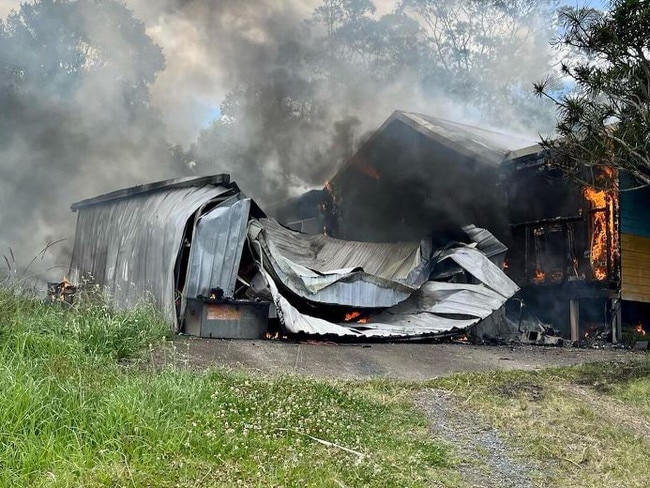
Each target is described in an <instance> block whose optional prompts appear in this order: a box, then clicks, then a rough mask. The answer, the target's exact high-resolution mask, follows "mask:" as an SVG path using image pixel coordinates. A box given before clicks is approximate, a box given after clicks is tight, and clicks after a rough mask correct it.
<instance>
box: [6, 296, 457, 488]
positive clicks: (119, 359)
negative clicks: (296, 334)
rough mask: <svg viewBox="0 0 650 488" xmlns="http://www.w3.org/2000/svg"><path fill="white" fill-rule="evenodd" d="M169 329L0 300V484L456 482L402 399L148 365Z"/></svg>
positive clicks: (96, 303) (138, 318)
mask: <svg viewBox="0 0 650 488" xmlns="http://www.w3.org/2000/svg"><path fill="white" fill-rule="evenodd" d="M166 330H167V326H166V325H165V324H164V323H163V322H162V321H161V320H160V319H159V318H158V317H157V316H156V314H155V313H153V312H152V310H151V309H150V308H148V307H144V308H141V309H138V310H135V311H132V312H116V311H114V310H111V309H110V307H108V306H107V305H106V304H105V303H104V302H103V301H102V300H101V299H99V300H97V299H89V298H87V299H85V300H82V301H81V303H80V304H78V305H75V306H74V307H69V306H67V305H50V304H44V303H41V302H39V301H37V300H34V299H29V298H24V297H22V296H20V295H18V294H16V293H14V292H12V291H10V290H2V291H0V486H7V487H9V486H11V487H14V486H37V487H38V486H62V487H63V486H162V487H165V486H169V487H176V486H188V487H190V486H192V487H193V486H233V485H238V484H239V485H244V486H396V487H397V486H399V487H402V486H425V485H430V484H431V481H432V480H436V479H443V478H445V477H451V478H453V474H450V471H449V461H448V454H447V452H446V450H445V449H443V448H441V447H440V445H439V444H437V443H436V442H434V441H433V440H432V439H431V437H430V435H429V426H428V423H427V420H426V417H425V416H424V415H423V414H422V413H421V412H419V411H418V410H417V409H415V408H414V407H413V405H412V403H411V401H410V396H409V391H408V390H406V389H405V390H402V392H401V393H399V392H397V391H395V386H394V385H392V384H389V383H384V382H370V383H353V382H326V381H313V380H308V379H300V378H296V377H280V378H274V379H268V378H264V377H254V376H247V375H242V374H237V373H233V372H228V371H223V370H212V371H207V372H196V371H188V370H183V369H178V368H175V367H172V366H167V367H162V368H156V369H153V368H150V367H149V365H148V363H147V355H148V354H149V352H150V350H151V348H152V347H156V346H157V344H158V343H159V342H161V341H162V340H164V337H165V334H166ZM138 358H140V360H141V361H140V362H139V361H138ZM319 440H323V441H327V442H329V443H333V444H335V445H334V446H332V445H323V444H322V443H321V442H319ZM343 448H345V449H343ZM351 451H356V452H358V453H360V454H361V455H358V454H356V453H355V452H351Z"/></svg>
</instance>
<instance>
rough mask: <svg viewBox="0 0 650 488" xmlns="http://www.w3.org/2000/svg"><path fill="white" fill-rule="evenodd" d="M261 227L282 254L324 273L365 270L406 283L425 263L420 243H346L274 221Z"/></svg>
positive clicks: (263, 222) (269, 220)
mask: <svg viewBox="0 0 650 488" xmlns="http://www.w3.org/2000/svg"><path fill="white" fill-rule="evenodd" d="M260 224H261V225H262V226H263V228H264V231H265V233H266V235H267V236H268V240H269V241H271V242H272V243H273V245H274V247H275V249H276V250H277V251H278V253H280V254H281V255H283V256H284V257H286V258H287V259H289V260H291V261H292V262H294V263H297V264H299V265H301V266H305V267H307V268H310V269H312V270H315V271H318V272H320V273H325V272H328V271H331V270H341V269H355V268H363V270H364V271H365V272H366V273H368V274H371V275H375V276H378V277H380V278H384V279H387V280H392V281H405V280H406V279H407V277H408V275H409V273H410V271H411V270H412V269H413V268H415V267H416V266H417V265H418V264H419V263H420V262H421V260H422V255H421V253H420V247H421V244H420V243H419V242H406V243H395V244H393V243H384V242H357V241H343V240H341V239H335V238H333V237H329V236H325V235H322V234H318V235H307V234H301V233H299V232H296V231H292V230H289V229H286V228H285V227H282V226H281V225H280V224H278V223H277V222H276V221H274V220H272V219H261V220H260Z"/></svg>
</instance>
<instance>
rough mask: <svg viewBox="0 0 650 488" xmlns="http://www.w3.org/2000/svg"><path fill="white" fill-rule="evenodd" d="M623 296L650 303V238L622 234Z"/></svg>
mask: <svg viewBox="0 0 650 488" xmlns="http://www.w3.org/2000/svg"><path fill="white" fill-rule="evenodd" d="M621 296H622V297H623V299H624V300H632V301H636V302H646V303H650V238H648V237H641V236H634V235H630V234H621Z"/></svg>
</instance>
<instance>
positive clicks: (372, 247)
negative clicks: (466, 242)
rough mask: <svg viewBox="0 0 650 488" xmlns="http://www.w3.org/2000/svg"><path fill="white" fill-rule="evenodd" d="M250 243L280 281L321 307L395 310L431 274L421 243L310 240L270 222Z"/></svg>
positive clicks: (255, 225) (256, 227) (254, 227)
mask: <svg viewBox="0 0 650 488" xmlns="http://www.w3.org/2000/svg"><path fill="white" fill-rule="evenodd" d="M249 238H250V239H251V240H253V241H254V242H255V244H256V245H255V246H254V248H255V249H256V250H257V251H258V252H259V253H260V254H261V256H262V259H261V261H262V263H263V266H264V267H265V269H266V270H267V271H268V272H269V273H271V274H272V275H273V277H274V278H275V279H277V280H278V281H280V282H281V283H282V284H283V285H284V286H286V287H287V288H289V289H290V290H291V291H292V292H293V293H294V294H296V295H298V296H299V297H301V298H304V299H306V300H310V301H312V302H316V303H323V304H334V305H345V306H350V307H361V308H379V307H391V306H393V305H395V304H397V303H399V302H401V301H403V300H405V299H406V298H408V297H409V296H410V295H411V294H412V293H413V292H414V291H415V290H416V289H417V288H418V286H420V284H421V283H422V282H423V281H424V280H425V279H426V276H427V274H428V272H429V270H428V268H427V264H428V261H429V260H428V259H426V257H424V256H423V255H422V252H421V244H420V243H407V244H385V243H382V244H377V243H365V242H354V241H342V240H339V239H334V238H331V237H327V236H308V235H305V234H300V233H297V232H294V231H291V230H289V229H285V228H283V227H281V226H279V225H278V224H277V223H275V222H274V221H272V220H267V219H261V220H259V221H255V222H252V223H251V225H250V228H249ZM369 270H372V273H371V272H370V271H369Z"/></svg>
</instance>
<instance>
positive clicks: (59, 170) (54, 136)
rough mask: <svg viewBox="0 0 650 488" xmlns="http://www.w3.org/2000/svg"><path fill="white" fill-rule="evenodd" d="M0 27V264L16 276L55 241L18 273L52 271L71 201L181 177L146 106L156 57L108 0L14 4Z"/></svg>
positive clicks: (66, 247)
mask: <svg viewBox="0 0 650 488" xmlns="http://www.w3.org/2000/svg"><path fill="white" fill-rule="evenodd" d="M0 27H1V28H2V29H0V174H1V175H2V178H1V179H0V229H2V230H1V231H0V250H1V251H0V254H4V255H6V256H8V257H9V256H10V255H11V258H10V259H9V264H8V265H7V263H6V262H4V260H2V261H0V262H2V271H7V270H8V269H7V268H11V270H12V271H15V272H17V273H18V274H20V273H21V272H22V271H21V268H23V270H24V266H25V264H26V263H28V262H29V261H30V260H31V259H32V258H33V257H35V256H37V255H38V253H39V252H40V251H41V250H43V249H44V248H45V247H46V246H47V243H48V242H50V241H55V240H60V239H64V240H65V241H64V242H62V243H59V244H57V245H56V246H54V247H52V248H51V249H50V250H49V251H48V253H46V256H45V259H43V260H41V259H39V260H38V261H37V262H36V263H34V264H33V265H32V267H31V269H30V272H43V271H45V270H50V271H49V272H47V273H45V276H44V277H46V278H50V279H52V278H56V277H59V278H60V277H61V276H62V275H63V274H64V273H65V271H66V269H67V266H68V265H69V257H70V251H71V243H72V238H73V236H74V223H75V215H74V214H72V213H71V211H70V204H71V203H72V202H74V201H77V200H81V199H83V198H87V197H92V196H94V195H96V194H98V193H103V192H107V191H110V190H114V189H116V188H119V187H124V186H130V185H133V184H137V183H143V182H147V181H150V180H155V179H160V178H165V177H173V176H179V175H182V173H183V172H182V168H176V167H174V166H173V163H172V159H171V157H170V153H169V149H168V147H167V145H166V143H165V141H164V139H163V137H162V133H163V125H162V123H161V122H160V121H159V119H158V117H157V115H156V113H155V112H154V111H152V110H151V109H150V107H149V103H148V93H147V91H148V86H149V85H150V84H151V83H152V82H153V81H154V79H155V74H156V72H157V71H159V70H161V69H162V68H163V67H164V60H163V56H162V53H161V52H160V49H159V48H158V47H157V46H155V45H154V44H153V43H152V42H151V40H150V39H149V38H148V37H146V35H145V33H144V26H143V25H142V24H141V23H140V22H138V21H137V20H135V19H133V18H132V17H131V14H130V12H129V11H128V10H127V9H126V8H124V7H123V6H121V5H120V4H117V3H115V2H92V1H80V2H75V3H72V2H53V1H43V2H38V3H35V4H25V5H23V6H22V7H21V8H20V10H17V11H15V12H14V13H13V14H11V15H10V16H9V17H8V18H7V21H6V22H5V23H3V25H0ZM10 247H11V249H13V253H12V252H9V248H10ZM14 259H15V263H14V262H13V261H14ZM5 266H6V268H5Z"/></svg>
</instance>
